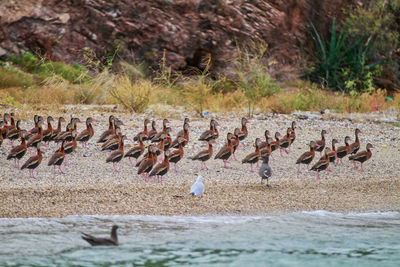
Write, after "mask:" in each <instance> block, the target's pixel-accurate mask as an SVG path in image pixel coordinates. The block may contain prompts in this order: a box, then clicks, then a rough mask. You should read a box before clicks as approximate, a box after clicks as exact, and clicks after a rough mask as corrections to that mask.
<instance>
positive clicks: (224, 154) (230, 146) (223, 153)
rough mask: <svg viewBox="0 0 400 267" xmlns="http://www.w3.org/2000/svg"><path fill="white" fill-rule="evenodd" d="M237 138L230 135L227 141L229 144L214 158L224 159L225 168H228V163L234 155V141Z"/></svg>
mask: <svg viewBox="0 0 400 267" xmlns="http://www.w3.org/2000/svg"><path fill="white" fill-rule="evenodd" d="M235 138H236V137H235V136H234V135H233V134H232V133H228V134H227V137H226V139H227V140H228V141H227V143H226V144H225V145H224V146H223V147H221V149H220V150H219V151H218V153H217V155H215V157H214V159H222V160H223V161H224V168H227V166H226V163H227V162H228V159H229V157H230V156H231V155H232V153H233V144H232V139H235Z"/></svg>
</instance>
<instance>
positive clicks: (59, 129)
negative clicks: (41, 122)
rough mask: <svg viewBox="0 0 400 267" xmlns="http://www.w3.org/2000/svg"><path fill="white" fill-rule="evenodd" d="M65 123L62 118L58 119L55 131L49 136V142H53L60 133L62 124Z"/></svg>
mask: <svg viewBox="0 0 400 267" xmlns="http://www.w3.org/2000/svg"><path fill="white" fill-rule="evenodd" d="M64 122H65V119H64V118H63V117H59V118H58V123H57V129H53V134H52V135H51V138H50V140H54V138H55V137H56V136H57V135H58V134H59V133H60V132H61V127H62V123H64Z"/></svg>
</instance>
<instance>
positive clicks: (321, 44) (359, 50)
mask: <svg viewBox="0 0 400 267" xmlns="http://www.w3.org/2000/svg"><path fill="white" fill-rule="evenodd" d="M310 25H311V30H310V37H311V40H312V43H311V46H310V47H308V48H306V47H304V46H302V45H301V50H302V52H303V56H304V58H305V60H306V62H307V63H306V64H307V67H306V71H305V73H304V75H305V77H307V78H308V79H309V80H310V81H311V82H315V83H318V84H320V85H322V86H323V87H328V88H332V89H335V90H340V91H342V92H350V91H360V92H368V91H371V90H373V89H374V88H375V80H376V79H377V78H379V77H380V75H381V69H382V67H381V66H382V65H381V64H383V60H382V59H376V58H375V57H374V53H375V48H374V42H375V40H374V39H373V38H372V37H370V36H360V37H359V38H358V39H356V40H352V39H350V38H348V33H347V32H342V31H337V29H336V24H335V19H333V21H332V30H331V33H330V37H328V38H324V36H323V35H322V34H321V33H320V32H319V31H318V30H317V29H316V27H315V26H314V24H313V23H312V22H310Z"/></svg>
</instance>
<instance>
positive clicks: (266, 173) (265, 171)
mask: <svg viewBox="0 0 400 267" xmlns="http://www.w3.org/2000/svg"><path fill="white" fill-rule="evenodd" d="M262 159H263V163H262V164H261V167H260V169H259V171H258V174H259V175H260V177H261V183H262V181H263V180H264V179H267V187H270V185H269V183H268V179H269V178H270V177H271V176H272V169H271V166H269V165H268V162H269V154H265V155H264V156H263V157H262Z"/></svg>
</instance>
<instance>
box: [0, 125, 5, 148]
mask: <svg viewBox="0 0 400 267" xmlns="http://www.w3.org/2000/svg"><path fill="white" fill-rule="evenodd" d="M3 126H4V121H0V146H1V145H2V144H3Z"/></svg>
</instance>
